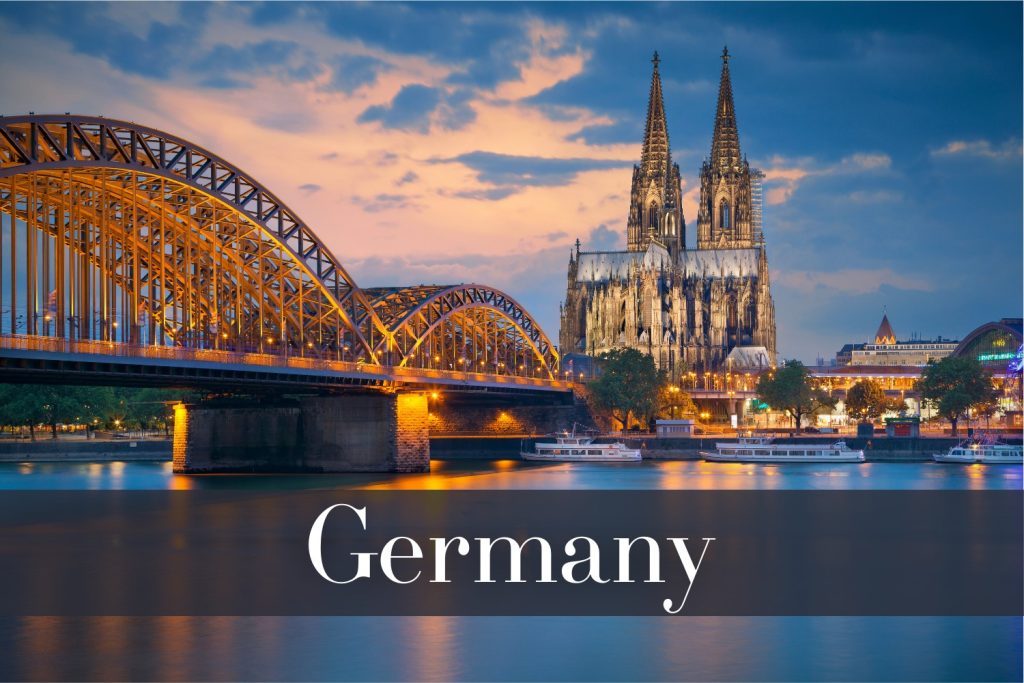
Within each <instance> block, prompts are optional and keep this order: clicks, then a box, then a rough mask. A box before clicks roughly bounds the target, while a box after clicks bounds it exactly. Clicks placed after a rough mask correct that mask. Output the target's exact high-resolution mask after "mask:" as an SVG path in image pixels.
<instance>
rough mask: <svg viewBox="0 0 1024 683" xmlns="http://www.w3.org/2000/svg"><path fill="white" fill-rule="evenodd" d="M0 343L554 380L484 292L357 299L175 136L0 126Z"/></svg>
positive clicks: (261, 195)
mask: <svg viewBox="0 0 1024 683" xmlns="http://www.w3.org/2000/svg"><path fill="white" fill-rule="evenodd" d="M0 218H2V223H0V227H2V236H3V241H2V242H0V333H3V334H18V335H36V336H47V337H56V338H63V339H69V340H75V339H77V340H97V341H111V342H122V343H128V344H136V345H160V346H166V345H173V346H179V347H186V348H196V349H218V350H226V351H247V352H260V353H269V354H278V355H294V356H308V357H314V358H322V359H328V360H330V359H334V360H344V361H355V362H362V363H368V364H373V365H381V364H382V365H395V366H403V367H409V368H424V369H431V370H434V371H437V370H441V371H443V370H452V371H459V372H467V371H468V372H486V373H489V374H510V375H519V376H525V377H545V378H551V379H556V378H557V370H558V354H557V352H556V351H555V349H554V347H553V346H552V344H551V343H550V341H549V340H548V338H547V337H546V336H545V335H544V333H543V332H542V331H541V329H540V327H539V326H538V325H537V324H536V322H535V321H534V320H533V319H532V318H531V317H530V316H529V314H528V313H527V312H526V311H525V310H524V309H523V308H522V307H521V306H520V305H519V304H517V303H516V302H515V301H514V300H513V299H511V298H510V297H508V296H507V295H505V294H503V293H502V292H499V291H497V290H494V289H492V288H489V287H485V286H481V285H459V286H451V287H408V288H387V289H373V290H361V289H359V287H358V286H357V285H356V284H355V282H354V281H353V280H352V278H351V277H350V276H349V275H348V274H347V273H346V271H345V270H344V268H343V267H342V266H341V264H340V263H339V262H338V261H337V259H335V257H334V256H333V255H332V254H331V253H330V251H329V250H328V249H327V247H326V246H324V244H323V243H322V242H321V241H320V240H319V239H318V238H317V237H316V235H315V234H314V233H313V231H312V230H311V229H310V228H309V227H308V226H306V225H305V224H304V223H303V222H302V221H301V220H300V219H299V218H298V217H297V216H296V214H295V213H294V212H292V211H291V210H290V209H289V208H288V207H286V206H285V205H284V204H283V202H281V201H280V200H278V199H277V198H276V197H275V196H274V195H273V194H271V193H270V192H269V191H267V190H266V189H265V188H263V187H262V186H261V185H260V184H259V183H257V182H256V181H255V180H253V179H252V178H251V177H249V176H248V175H247V174H245V173H244V172H242V171H241V170H239V169H238V168H237V167H234V166H232V165H231V164H229V163H228V162H226V161H224V160H223V159H221V158H219V157H217V156H215V155H213V154H211V153H210V152H208V151H206V150H203V149H202V148H199V147H197V146H195V145H193V144H191V143H189V142H187V141H185V140H182V139H180V138H176V137H173V136H170V135H167V134H165V133H162V132H160V131H156V130H153V129H149V128H144V127H141V126H137V125H135V124H131V123H125V122H121V121H112V120H109V119H103V118H95V117H79V116H63V117H59V116H22V117H0Z"/></svg>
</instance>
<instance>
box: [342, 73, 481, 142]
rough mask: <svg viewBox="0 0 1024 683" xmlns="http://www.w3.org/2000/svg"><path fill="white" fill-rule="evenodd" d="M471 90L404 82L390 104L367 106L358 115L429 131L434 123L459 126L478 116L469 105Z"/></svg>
mask: <svg viewBox="0 0 1024 683" xmlns="http://www.w3.org/2000/svg"><path fill="white" fill-rule="evenodd" d="M470 100H471V94H470V93H469V92H467V91H463V90H456V91H454V92H451V93H449V92H448V91H447V90H445V89H444V88H435V87H430V86H427V85H423V84H421V83H413V84H411V85H406V86H403V87H402V89H401V90H399V91H398V94H397V95H395V96H394V98H393V99H392V100H391V102H389V103H388V104H376V105H373V106H371V107H368V108H367V109H366V110H364V111H363V113H362V114H360V115H359V117H358V118H357V119H356V121H358V122H359V123H370V122H373V121H376V122H378V123H380V125H381V126H382V127H383V128H391V129H396V130H403V131H413V132H417V133H422V134H426V133H428V132H429V131H430V128H431V125H437V126H439V127H440V128H442V129H445V130H458V129H460V128H462V127H464V126H465V125H466V124H468V123H471V122H472V121H473V120H474V119H475V118H476V112H475V111H474V110H473V107H472V106H470Z"/></svg>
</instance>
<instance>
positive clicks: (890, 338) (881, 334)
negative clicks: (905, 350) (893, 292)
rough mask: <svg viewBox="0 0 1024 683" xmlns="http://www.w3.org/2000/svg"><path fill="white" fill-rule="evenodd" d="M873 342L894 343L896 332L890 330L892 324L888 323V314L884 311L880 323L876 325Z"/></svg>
mask: <svg viewBox="0 0 1024 683" xmlns="http://www.w3.org/2000/svg"><path fill="white" fill-rule="evenodd" d="M875 343H876V344H895V343H896V334H895V333H894V332H893V331H892V325H890V324H889V316H887V315H886V314H884V313H883V314H882V323H881V324H880V325H879V326H878V332H875Z"/></svg>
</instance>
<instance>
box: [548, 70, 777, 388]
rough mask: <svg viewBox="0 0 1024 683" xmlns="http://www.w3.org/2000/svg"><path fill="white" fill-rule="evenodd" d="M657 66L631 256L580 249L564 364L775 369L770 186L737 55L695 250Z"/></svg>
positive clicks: (635, 197) (569, 299)
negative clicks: (743, 133) (739, 116)
mask: <svg viewBox="0 0 1024 683" xmlns="http://www.w3.org/2000/svg"><path fill="white" fill-rule="evenodd" d="M653 62H654V73H653V75H652V77H651V94H650V99H649V101H648V104H647V126H646V131H645V132H644V143H643V150H642V151H641V154H640V164H639V165H638V166H634V167H633V184H632V191H631V194H630V197H631V198H630V206H629V216H628V218H627V220H626V251H611V252H609V251H601V252H587V251H581V250H580V247H579V241H578V240H577V242H576V251H575V253H574V254H573V255H572V256H571V257H570V259H569V277H568V289H567V291H566V296H565V302H564V304H563V306H562V311H561V332H560V347H561V348H560V350H561V353H562V356H563V358H565V357H567V356H569V357H571V354H586V355H588V356H598V355H600V354H601V353H603V352H605V351H608V350H611V349H613V348H625V347H629V348H635V349H638V350H641V351H644V352H645V353H649V354H651V356H653V357H654V361H655V363H656V364H657V365H658V367H659V368H662V369H664V370H666V371H667V372H668V374H669V376H670V377H671V378H673V379H678V378H679V377H680V376H681V375H683V374H685V373H686V372H690V371H695V372H706V371H715V370H718V369H719V368H722V369H724V368H725V367H726V366H728V367H730V368H732V369H734V370H739V369H741V368H757V367H758V366H764V365H769V364H774V362H775V306H774V304H773V303H772V295H771V289H770V287H769V282H768V258H767V255H766V254H765V244H764V235H763V232H762V231H761V225H760V210H761V204H760V201H761V199H760V196H755V195H759V194H760V193H759V191H758V192H754V189H755V188H757V189H758V190H759V188H760V184H759V181H760V178H759V177H758V173H759V172H758V171H756V170H754V171H751V168H750V165H749V164H748V163H747V160H746V158H744V157H743V155H742V154H741V153H740V138H739V131H738V129H737V127H736V111H735V107H734V105H733V96H732V84H731V82H730V80H729V52H728V50H725V51H723V53H722V78H721V82H720V85H719V89H718V108H717V110H716V113H715V129H714V135H713V137H712V141H711V156H710V157H708V158H707V159H705V160H704V163H703V165H702V167H701V171H700V208H699V209H698V211H697V244H696V245H695V248H687V245H686V222H685V220H684V218H683V207H682V182H681V179H680V175H679V166H678V165H677V164H674V163H672V151H671V149H670V147H669V142H668V129H667V126H666V123H665V104H664V101H663V98H662V93H661V75H660V74H659V73H658V54H657V53H655V54H654V60H653Z"/></svg>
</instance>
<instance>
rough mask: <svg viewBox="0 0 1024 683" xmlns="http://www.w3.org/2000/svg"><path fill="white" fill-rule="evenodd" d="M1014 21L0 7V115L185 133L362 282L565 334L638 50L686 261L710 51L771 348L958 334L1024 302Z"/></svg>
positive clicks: (818, 350)
mask: <svg viewBox="0 0 1024 683" xmlns="http://www.w3.org/2000/svg"><path fill="white" fill-rule="evenodd" d="M1021 27H1022V5H1021V4H1020V3H992V4H984V3H964V4H960V3H927V2H919V3H905V4H904V3H879V4H876V3H850V4H846V3H788V4H787V3H768V2H764V3H751V4H747V3H727V4H726V3H669V4H643V3H637V4H628V5H622V4H614V3H600V4H588V3H572V4H561V3H544V4H525V3H503V4H473V3H457V4H442V3H439V4H433V3H413V4H402V3H386V4H333V3H315V4H308V5H307V4H301V3H266V4H262V3H258V4H249V3H221V4H207V3H184V4H178V3H132V2H122V3H68V4H50V3H0V35H3V36H4V38H3V40H2V41H0V63H2V64H3V65H4V68H3V69H0V114H6V115H15V114H25V113H28V112H30V111H31V112H36V113H63V112H72V113H77V114H99V115H103V116H107V117H111V118H118V119H125V120H130V121H135V122H137V123H141V124H144V125H148V126H150V127H153V128H158V129H161V130H165V131H167V132H169V133H172V134H175V135H178V136H180V137H184V138H186V139H188V140H191V141H192V142H194V143H196V144H198V145H201V146H203V147H206V148H207V149H209V150H211V151H213V152H214V153H216V154H218V155H220V156H221V157H223V158H225V159H227V160H228V161H230V162H232V163H234V164H235V165H237V166H239V167H241V168H242V169H245V171H246V172H248V173H249V174H251V175H252V176H253V177H255V178H256V179H257V180H259V181H260V182H261V183H263V184H264V185H265V186H266V187H267V188H269V189H270V190H271V191H272V192H274V193H275V194H277V195H278V196H279V197H280V198H281V199H283V200H284V201H285V202H286V203H287V204H288V205H289V206H290V207H291V208H292V209H293V210H294V211H295V212H296V213H298V215H299V216H301V217H302V218H303V220H304V221H305V222H306V223H307V224H308V225H310V226H311V227H312V228H313V230H314V231H315V232H316V233H317V234H318V235H319V236H320V238H321V239H322V240H323V241H324V242H325V243H326V244H327V245H328V247H329V248H330V249H331V250H332V251H333V253H334V254H335V256H337V257H338V259H339V260H340V261H341V262H342V264H344V266H345V267H346V269H347V270H348V271H349V273H350V274H351V275H352V276H353V277H354V279H355V280H356V282H357V283H358V284H360V285H361V286H363V287H372V286H381V285H405V284H421V283H423V284H427V283H441V284H444V283H457V282H479V283H483V284H488V285H492V286H494V287H497V288H499V289H502V290H504V291H505V292H507V293H508V294H510V295H511V296H513V297H514V298H516V299H517V300H519V301H520V302H521V303H522V304H523V305H524V306H525V307H526V308H527V309H528V310H529V311H530V312H531V313H532V314H533V315H534V316H535V317H536V318H537V319H538V320H539V322H540V324H541V326H542V327H543V328H544V329H545V331H546V332H547V333H548V335H549V336H550V337H551V338H552V339H554V340H556V342H557V338H558V307H559V302H560V301H562V300H563V299H564V297H565V286H566V266H567V264H568V258H569V254H570V251H571V249H572V248H573V247H572V245H573V244H574V242H575V240H576V239H577V238H578V239H580V241H581V242H582V244H583V248H584V249H624V248H625V231H626V217H627V211H628V208H629V186H630V178H631V173H632V165H633V164H635V163H638V161H639V156H640V143H641V140H642V137H643V123H644V117H645V115H646V108H647V94H648V90H649V87H650V73H651V63H650V60H651V55H652V53H653V51H654V50H657V51H658V52H659V54H660V57H661V66H660V71H661V74H662V78H663V85H664V94H665V107H666V116H667V119H668V128H669V135H670V141H671V146H672V154H673V158H674V160H675V161H676V162H677V163H678V164H679V166H680V169H681V172H682V176H683V184H684V187H683V192H684V201H683V209H684V216H685V218H686V221H687V230H688V243H689V244H691V245H692V244H694V242H695V239H694V235H695V228H696V197H697V192H698V190H699V187H698V181H697V178H698V171H699V168H700V164H701V160H702V159H703V158H704V157H705V156H706V155H707V154H708V152H709V150H710V145H711V133H712V124H713V120H714V111H715V99H716V96H717V92H718V77H719V74H720V70H721V59H720V54H721V52H722V48H723V46H725V45H728V48H729V52H730V55H731V59H730V64H729V65H730V73H731V78H732V84H733V90H734V95H735V102H736V112H737V121H738V125H739V132H740V144H741V147H742V151H743V153H744V154H745V155H746V156H747V157H748V159H749V160H750V163H751V165H752V166H755V167H758V168H761V169H762V170H764V172H765V174H766V184H765V189H766V206H765V234H766V240H767V246H768V258H769V263H770V266H771V278H772V290H773V294H774V298H775V307H776V319H777V329H778V348H779V354H780V356H781V357H782V358H800V359H802V360H805V361H807V362H813V361H814V360H815V358H816V357H817V356H819V355H821V356H823V357H825V358H826V359H828V358H830V357H832V356H834V354H835V352H836V350H838V349H839V348H840V347H841V346H842V345H843V344H844V343H846V342H857V341H865V340H867V339H868V338H869V337H871V336H872V335H873V334H874V331H875V329H876V328H877V326H878V322H879V320H880V319H881V316H882V312H883V310H885V311H887V313H888V316H889V319H890V320H891V322H892V325H893V328H894V329H895V332H896V335H897V337H898V338H900V339H906V338H909V337H910V336H911V335H912V334H916V335H919V336H922V337H925V338H934V337H936V336H939V335H941V336H943V337H946V338H962V337H963V336H966V335H967V333H968V332H970V331H971V330H972V329H974V328H975V327H977V326H978V325H980V324H982V323H984V322H987V321H990V320H995V319H998V318H1001V317H1011V316H1012V317H1019V316H1021V310H1022V307H1024V302H1022V282H1024V275H1022V251H1024V245H1022V225H1024V217H1022V202H1024V195H1022V182H1024V176H1022V143H1021V138H1022V130H1021V128H1022V126H1021V107H1022V97H1024V95H1022V62H1021V55H1022V53H1024V51H1022V48H1024V46H1022V28H1021Z"/></svg>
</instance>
